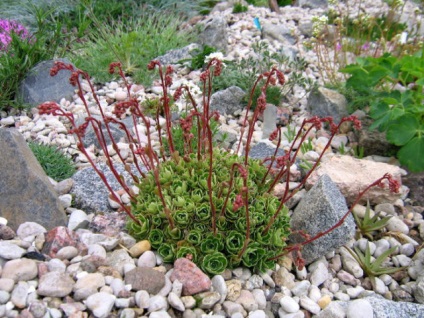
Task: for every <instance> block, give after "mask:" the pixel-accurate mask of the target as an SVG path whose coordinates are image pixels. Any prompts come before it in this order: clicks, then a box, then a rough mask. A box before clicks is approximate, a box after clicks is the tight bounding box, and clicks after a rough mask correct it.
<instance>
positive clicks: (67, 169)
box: [28, 141, 76, 181]
mask: <svg viewBox="0 0 424 318" xmlns="http://www.w3.org/2000/svg"><path fill="white" fill-rule="evenodd" d="M28 146H29V148H30V149H31V151H32V153H33V154H34V156H35V158H37V160H38V162H39V163H40V165H41V167H42V168H43V170H44V172H45V173H46V174H47V175H48V176H49V177H50V178H52V179H53V180H55V181H62V180H65V179H67V178H70V177H72V175H73V174H74V173H75V171H76V169H75V165H74V163H73V161H72V159H71V158H69V157H67V156H66V155H65V154H64V153H63V152H62V151H60V149H59V148H57V147H56V146H54V145H45V144H41V143H37V142H34V141H32V142H30V143H28Z"/></svg>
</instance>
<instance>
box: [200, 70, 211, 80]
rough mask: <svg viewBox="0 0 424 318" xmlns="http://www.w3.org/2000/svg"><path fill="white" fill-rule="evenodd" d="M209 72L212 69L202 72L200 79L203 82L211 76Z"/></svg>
mask: <svg viewBox="0 0 424 318" xmlns="http://www.w3.org/2000/svg"><path fill="white" fill-rule="evenodd" d="M209 74H210V71H209V69H207V70H206V71H204V72H203V73H202V74H200V80H201V81H202V82H206V80H207V79H208V78H209Z"/></svg>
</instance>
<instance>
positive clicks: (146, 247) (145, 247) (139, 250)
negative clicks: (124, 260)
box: [129, 240, 152, 257]
mask: <svg viewBox="0 0 424 318" xmlns="http://www.w3.org/2000/svg"><path fill="white" fill-rule="evenodd" d="M151 248H152V246H151V244H150V242H149V241H147V240H143V241H140V242H137V243H136V244H134V245H133V246H131V248H130V251H129V252H130V255H131V256H132V257H139V256H140V255H141V254H143V253H144V252H146V251H150V249H151Z"/></svg>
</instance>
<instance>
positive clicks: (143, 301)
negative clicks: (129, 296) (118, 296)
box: [134, 290, 150, 309]
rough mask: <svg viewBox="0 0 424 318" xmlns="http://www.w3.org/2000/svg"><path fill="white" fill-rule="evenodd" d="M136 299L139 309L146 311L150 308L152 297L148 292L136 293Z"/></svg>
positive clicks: (140, 291)
mask: <svg viewBox="0 0 424 318" xmlns="http://www.w3.org/2000/svg"><path fill="white" fill-rule="evenodd" d="M134 299H135V303H136V304H137V306H138V308H141V309H145V308H147V307H149V300H150V296H149V293H148V292H147V291H145V290H139V291H138V292H136V293H135V296H134Z"/></svg>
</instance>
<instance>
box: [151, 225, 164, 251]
mask: <svg viewBox="0 0 424 318" xmlns="http://www.w3.org/2000/svg"><path fill="white" fill-rule="evenodd" d="M148 240H149V242H150V244H151V245H152V247H153V248H155V249H158V248H159V246H161V245H162V243H163V241H164V240H165V235H164V234H163V232H162V230H159V229H153V230H151V231H150V233H149V238H148Z"/></svg>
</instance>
